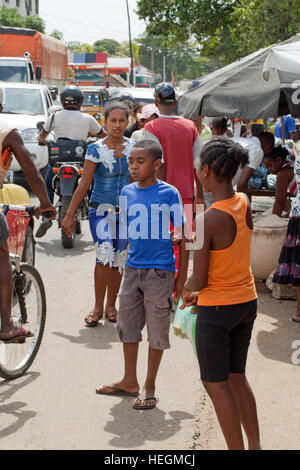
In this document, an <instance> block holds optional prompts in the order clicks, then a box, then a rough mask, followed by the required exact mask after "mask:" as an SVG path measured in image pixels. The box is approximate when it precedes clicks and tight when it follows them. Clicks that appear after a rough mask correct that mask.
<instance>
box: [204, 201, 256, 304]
mask: <svg viewBox="0 0 300 470" xmlns="http://www.w3.org/2000/svg"><path fill="white" fill-rule="evenodd" d="M247 208H248V205H247V200H246V198H245V196H244V194H243V193H236V194H235V196H234V197H232V198H230V199H225V200H222V201H218V202H215V203H214V204H213V205H212V206H211V207H210V208H209V209H208V210H211V209H217V210H219V211H222V212H226V214H229V215H231V217H232V218H233V219H234V221H235V223H236V229H237V231H236V237H235V240H234V242H233V243H232V245H230V247H228V248H225V249H224V250H211V251H210V257H209V267H208V283H207V286H206V287H205V288H204V289H202V290H201V291H200V292H199V294H198V305H201V306H221V305H235V304H240V303H245V302H250V301H252V300H255V299H256V298H257V294H256V288H255V283H254V277H253V274H252V271H251V266H250V250H251V238H252V230H251V229H250V228H249V227H248V225H247V222H246V214H247Z"/></svg>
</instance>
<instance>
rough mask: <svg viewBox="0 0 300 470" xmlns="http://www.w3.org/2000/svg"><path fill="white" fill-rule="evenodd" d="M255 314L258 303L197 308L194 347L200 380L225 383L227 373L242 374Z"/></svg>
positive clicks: (227, 377)
mask: <svg viewBox="0 0 300 470" xmlns="http://www.w3.org/2000/svg"><path fill="white" fill-rule="evenodd" d="M256 312H257V300H253V301H251V302H246V303H242V304H236V305H221V306H219V307H198V315H197V325H196V346H197V355H198V361H199V365H200V372H201V380H202V381H205V382H224V381H225V380H228V379H229V374H230V373H233V374H243V373H245V369H246V361H247V354H248V349H249V344H250V340H251V335H252V329H253V324H254V320H255V318H256V315H257V314H256Z"/></svg>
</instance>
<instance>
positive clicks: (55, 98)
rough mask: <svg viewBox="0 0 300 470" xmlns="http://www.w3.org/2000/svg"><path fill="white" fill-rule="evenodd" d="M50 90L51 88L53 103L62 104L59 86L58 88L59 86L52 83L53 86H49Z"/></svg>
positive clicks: (55, 104)
mask: <svg viewBox="0 0 300 470" xmlns="http://www.w3.org/2000/svg"><path fill="white" fill-rule="evenodd" d="M49 90H50V93H51V97H52V101H53V105H54V106H61V102H60V99H59V96H58V88H57V86H55V85H51V86H50V87H49Z"/></svg>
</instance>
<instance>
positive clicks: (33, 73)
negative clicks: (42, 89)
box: [0, 26, 68, 88]
mask: <svg viewBox="0 0 300 470" xmlns="http://www.w3.org/2000/svg"><path fill="white" fill-rule="evenodd" d="M67 78H68V51H67V48H66V46H65V45H64V43H63V42H62V41H60V40H58V39H56V38H53V37H51V36H47V35H45V34H42V33H40V32H38V31H35V30H33V29H24V28H12V27H8V26H0V81H4V82H19V83H20V82H21V83H22V82H23V83H41V84H45V85H57V86H58V87H59V88H62V86H64V84H65V83H66V80H67Z"/></svg>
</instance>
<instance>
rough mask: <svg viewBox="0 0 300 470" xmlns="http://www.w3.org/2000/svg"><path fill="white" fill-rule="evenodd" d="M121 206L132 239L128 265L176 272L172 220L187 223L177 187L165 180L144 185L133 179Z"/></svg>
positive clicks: (122, 216)
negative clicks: (145, 186) (171, 229)
mask: <svg viewBox="0 0 300 470" xmlns="http://www.w3.org/2000/svg"><path fill="white" fill-rule="evenodd" d="M120 207H121V225H122V228H123V230H125V231H126V234H127V237H128V241H129V251H128V258H127V263H126V264H127V266H130V267H131V268H140V269H151V268H152V269H165V270H167V271H173V272H175V271H176V269H175V256H174V252H173V243H172V235H171V232H170V223H172V225H173V226H174V227H182V226H183V225H184V223H185V217H184V208H183V203H182V199H181V197H180V194H179V192H178V191H177V189H176V188H174V186H171V185H170V184H168V183H165V182H164V181H160V182H159V183H157V184H155V185H154V186H149V187H148V188H144V189H142V188H140V187H139V185H138V183H133V184H130V185H128V186H126V187H125V188H124V189H123V190H122V192H121V195H120ZM123 236H124V237H125V232H124V233H123Z"/></svg>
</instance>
